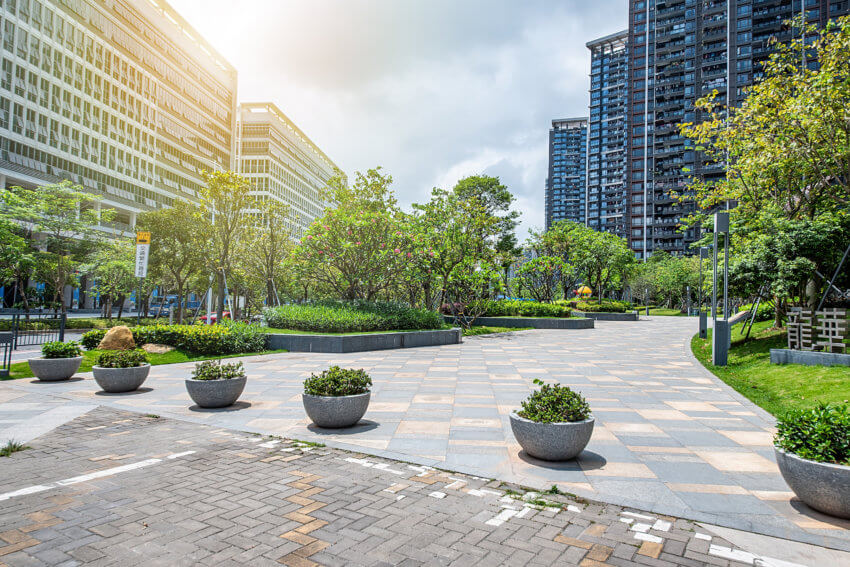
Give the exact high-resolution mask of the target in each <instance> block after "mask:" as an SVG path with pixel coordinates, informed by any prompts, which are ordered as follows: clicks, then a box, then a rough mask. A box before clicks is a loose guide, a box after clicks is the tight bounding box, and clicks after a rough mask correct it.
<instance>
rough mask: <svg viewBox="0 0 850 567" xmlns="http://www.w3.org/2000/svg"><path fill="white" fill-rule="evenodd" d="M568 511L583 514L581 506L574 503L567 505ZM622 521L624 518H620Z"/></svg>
mask: <svg viewBox="0 0 850 567" xmlns="http://www.w3.org/2000/svg"><path fill="white" fill-rule="evenodd" d="M567 511H569V512H574V513H576V514H581V508H579V507H578V506H573V505H572V504H569V505H567ZM620 521H621V522H622V521H623V519H622V518H620Z"/></svg>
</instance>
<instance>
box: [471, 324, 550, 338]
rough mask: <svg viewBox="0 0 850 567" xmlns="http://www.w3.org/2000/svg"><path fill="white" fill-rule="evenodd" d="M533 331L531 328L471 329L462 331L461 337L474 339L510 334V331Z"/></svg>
mask: <svg viewBox="0 0 850 567" xmlns="http://www.w3.org/2000/svg"><path fill="white" fill-rule="evenodd" d="M531 329H533V327H484V326H481V327H472V328H471V329H464V330H463V336H464V337H474V336H476V335H491V334H493V333H510V332H512V331H529V330H531Z"/></svg>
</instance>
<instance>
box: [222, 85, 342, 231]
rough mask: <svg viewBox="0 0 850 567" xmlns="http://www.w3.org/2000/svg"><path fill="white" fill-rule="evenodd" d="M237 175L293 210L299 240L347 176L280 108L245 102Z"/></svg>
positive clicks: (241, 109) (240, 117) (240, 115)
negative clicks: (337, 181)
mask: <svg viewBox="0 0 850 567" xmlns="http://www.w3.org/2000/svg"><path fill="white" fill-rule="evenodd" d="M237 139H238V141H237V148H238V160H237V168H238V169H237V171H239V172H240V173H241V174H242V175H243V176H245V177H246V178H248V179H249V180H250V181H251V182H252V183H253V185H254V188H255V190H254V193H255V194H256V195H257V196H259V197H260V198H261V199H274V200H277V201H279V202H282V203H285V204H287V205H289V207H290V213H291V215H292V218H291V222H292V225H291V229H292V235H293V237H296V238H297V237H301V236H302V235H303V234H304V231H306V230H307V228H308V227H309V226H310V224H312V222H313V221H314V220H315V219H316V218H317V217H319V216H321V215H322V213H323V211H324V209H325V207H326V205H327V203H326V200H325V196H324V194H323V190H324V189H325V187H326V186H327V183H328V180H329V179H330V178H331V177H333V176H334V175H343V174H342V172H341V171H340V170H339V168H337V166H336V165H335V164H334V163H333V162H332V161H331V159H330V158H329V157H328V156H327V155H325V153H324V152H323V151H322V150H321V149H319V147H318V146H317V145H316V144H314V143H313V142H312V141H311V140H310V138H308V137H307V135H306V134H305V133H304V132H302V131H301V129H299V128H298V126H296V125H295V123H294V122H293V121H292V120H290V119H289V118H288V117H287V116H286V115H285V114H284V113H283V112H281V110H280V109H279V108H278V107H276V106H275V105H274V104H271V103H268V102H262V103H242V104H240V105H239V112H238V123H237Z"/></svg>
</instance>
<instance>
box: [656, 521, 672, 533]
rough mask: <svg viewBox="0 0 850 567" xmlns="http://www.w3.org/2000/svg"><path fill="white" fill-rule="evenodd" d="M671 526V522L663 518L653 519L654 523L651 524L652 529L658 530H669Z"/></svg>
mask: <svg viewBox="0 0 850 567" xmlns="http://www.w3.org/2000/svg"><path fill="white" fill-rule="evenodd" d="M672 527H673V524H671V523H670V522H667V521H665V520H655V523H654V524H652V529H653V530H658V531H659V532H669V531H670V528H672Z"/></svg>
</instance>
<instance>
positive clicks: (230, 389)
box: [186, 376, 248, 408]
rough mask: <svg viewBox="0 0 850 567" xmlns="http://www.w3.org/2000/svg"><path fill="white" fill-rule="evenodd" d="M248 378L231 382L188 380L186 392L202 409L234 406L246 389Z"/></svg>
mask: <svg viewBox="0 0 850 567" xmlns="http://www.w3.org/2000/svg"><path fill="white" fill-rule="evenodd" d="M247 381H248V378H247V376H243V377H242V378H231V379H230V380H194V379H192V378H189V379H188V380H186V390H187V391H188V392H189V397H190V398H192V401H193V402H195V403H196V404H198V406H199V407H202V408H223V407H227V406H232V405H233V404H234V403H236V400H238V399H239V396H241V395H242V390H244V389H245V383H246V382H247Z"/></svg>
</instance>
